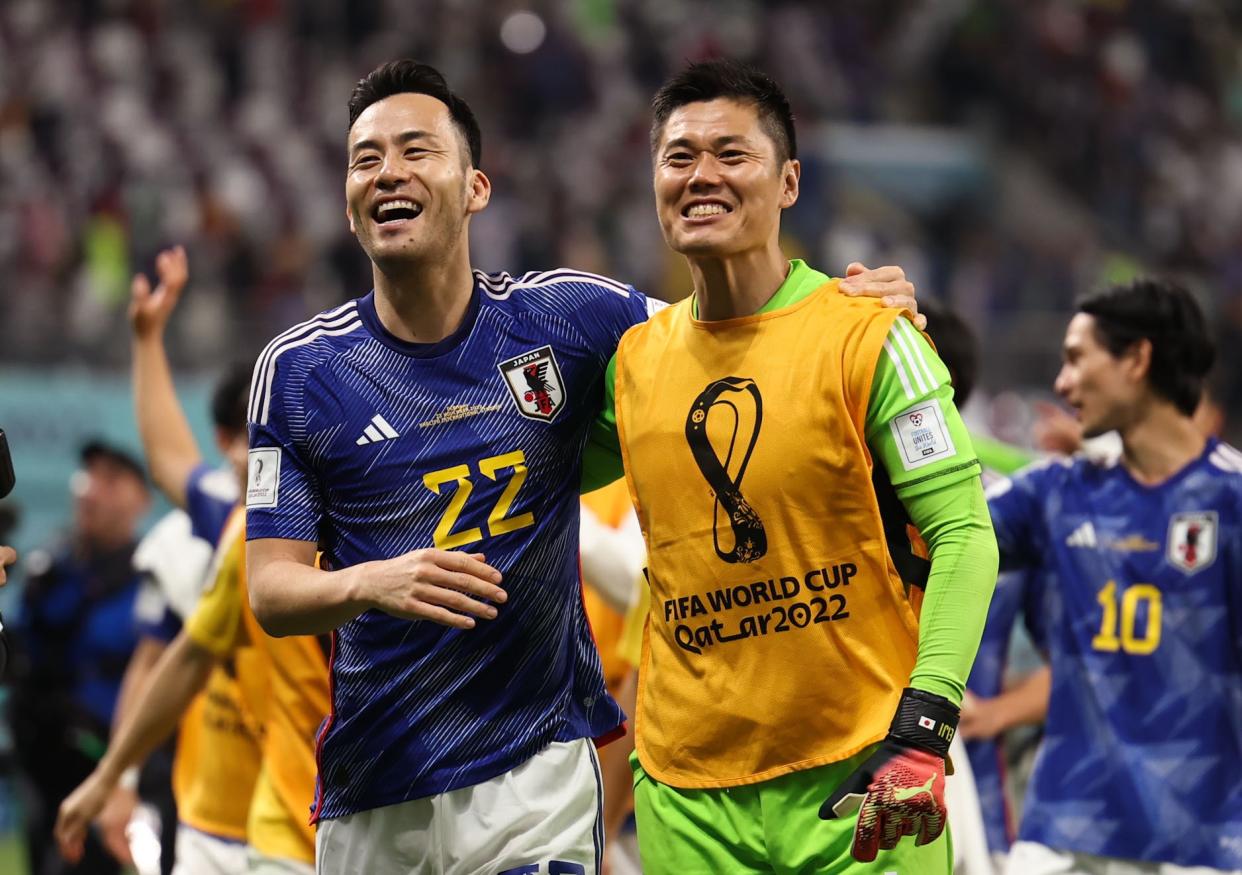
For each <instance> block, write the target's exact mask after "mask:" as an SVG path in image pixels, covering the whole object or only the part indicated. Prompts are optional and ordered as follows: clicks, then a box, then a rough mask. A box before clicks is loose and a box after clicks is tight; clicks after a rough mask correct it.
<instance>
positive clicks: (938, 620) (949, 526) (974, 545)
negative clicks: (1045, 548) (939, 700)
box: [902, 477, 999, 704]
mask: <svg viewBox="0 0 1242 875" xmlns="http://www.w3.org/2000/svg"><path fill="white" fill-rule="evenodd" d="M902 503H903V504H904V505H905V508H906V511H907V512H908V513H909V514H910V519H911V521H912V522H913V523H914V525H915V526H916V527H917V528H918V530H919V532H920V533H921V534H922V536H923V540H924V541H926V542H927V546H928V549H929V551H930V554H931V573H930V575H929V576H928V579H927V592H926V596H925V597H924V599H923V611H922V615H921V617H920V619H919V655H918V658H917V659H916V661H915V663H914V671H913V672H912V673H911V674H910V686H912V687H914V688H915V689H918V690H923V691H925V692H928V693H935V694H936V695H938V696H944V697H945V698H946V699H948V700H950V701H951V702H953V703H954V704H961V701H962V694H963V692H964V691H965V689H966V678H967V677H968V676H969V675H970V669H971V666H972V665H973V664H974V661H975V651H977V650H978V649H979V640H980V638H982V637H983V626H984V623H985V622H986V620H987V616H988V604H989V603H990V602H991V600H992V589H993V587H994V586H995V585H996V571H997V566H998V564H999V553H998V550H997V547H996V536H995V534H994V533H993V531H992V518H991V516H990V515H989V513H988V504H987V500H986V499H985V498H984V495H983V488H982V486H981V485H980V483H979V478H978V477H974V478H971V479H970V480H960V481H957V482H955V483H952V484H949V485H947V486H944V487H943V488H939V489H936V490H934V491H931V492H924V493H921V494H919V495H916V496H912V497H904V498H903V499H902Z"/></svg>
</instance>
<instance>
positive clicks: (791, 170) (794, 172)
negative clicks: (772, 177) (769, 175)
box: [781, 158, 802, 210]
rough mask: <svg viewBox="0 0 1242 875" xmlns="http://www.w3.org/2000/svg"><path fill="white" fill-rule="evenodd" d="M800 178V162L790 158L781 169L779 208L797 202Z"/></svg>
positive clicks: (784, 208)
mask: <svg viewBox="0 0 1242 875" xmlns="http://www.w3.org/2000/svg"><path fill="white" fill-rule="evenodd" d="M801 180H802V162H801V161H799V160H798V159H797V158H790V159H789V160H788V161H786V162H785V167H784V168H783V169H782V170H781V209H782V210H787V209H789V208H790V207H792V206H793V205H794V204H796V203H797V202H798V186H799V184H800V183H801Z"/></svg>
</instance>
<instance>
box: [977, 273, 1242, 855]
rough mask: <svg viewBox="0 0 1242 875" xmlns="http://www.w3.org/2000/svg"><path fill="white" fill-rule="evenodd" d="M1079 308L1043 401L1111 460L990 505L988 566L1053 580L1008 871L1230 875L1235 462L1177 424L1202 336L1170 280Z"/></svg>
mask: <svg viewBox="0 0 1242 875" xmlns="http://www.w3.org/2000/svg"><path fill="white" fill-rule="evenodd" d="M1078 311H1079V312H1078V313H1077V315H1075V316H1074V318H1073V320H1072V321H1071V322H1070V325H1069V328H1068V330H1067V332H1066V337H1065V343H1064V365H1063V367H1062V369H1061V372H1060V374H1059V375H1058V377H1057V381H1056V389H1057V391H1058V393H1059V394H1060V395H1061V396H1062V397H1063V398H1064V399H1065V400H1066V401H1067V402H1068V403H1069V404H1070V405H1071V406H1073V407H1074V408H1075V409H1076V410H1077V411H1078V413H1079V416H1080V418H1081V420H1082V424H1083V429H1084V434H1085V435H1086V436H1087V437H1092V436H1095V435H1099V434H1102V433H1104V432H1106V431H1109V430H1113V429H1115V430H1116V431H1117V432H1118V433H1119V434H1120V436H1121V442H1122V454H1121V458H1120V459H1119V460H1117V461H1116V462H1115V463H1112V464H1102V463H1098V462H1093V461H1090V460H1087V459H1081V458H1080V459H1075V460H1072V461H1071V460H1061V461H1056V462H1051V463H1047V464H1044V465H1042V466H1038V467H1035V468H1032V469H1028V470H1027V471H1026V472H1024V473H1022V474H1019V475H1017V476H1015V477H1014V478H1013V479H1012V480H1011V481H1008V482H1006V483H1004V484H1001V485H1000V486H999V487H998V488H997V489H996V490H994V492H993V496H992V498H991V500H990V505H991V510H992V518H993V523H994V525H995V528H996V535H997V540H998V542H999V544H1000V547H1001V555H1002V561H1003V563H1005V564H1006V565H1008V566H1010V567H1012V566H1026V567H1031V568H1040V569H1044V570H1051V571H1053V572H1055V575H1054V576H1053V577H1051V578H1048V579H1047V580H1048V585H1049V592H1047V593H1046V594H1044V599H1043V601H1042V604H1043V605H1044V606H1045V610H1046V612H1047V614H1046V616H1045V617H1044V622H1043V624H1042V625H1043V626H1044V627H1045V628H1046V629H1047V646H1048V654H1049V660H1050V664H1051V668H1052V692H1051V698H1050V702H1049V711H1048V722H1047V728H1046V735H1045V739H1044V744H1043V748H1042V750H1041V752H1040V755H1039V758H1038V761H1037V763H1036V765H1035V770H1034V774H1033V776H1032V779H1031V785H1030V788H1029V791H1028V797H1027V800H1026V806H1025V811H1024V815H1023V819H1022V826H1021V829H1020V832H1019V841H1018V843H1017V844H1015V845H1014V848H1013V851H1012V853H1011V855H1010V859H1009V868H1008V871H1009V872H1011V873H1015V875H1043V873H1077V872H1083V873H1087V872H1091V873H1095V872H1109V873H1113V872H1117V873H1121V872H1127V873H1128V872H1143V873H1148V872H1150V873H1156V872H1159V873H1172V872H1183V871H1194V872H1200V871H1208V872H1211V871H1219V872H1239V871H1242V605H1240V604H1239V601H1240V599H1242V453H1239V452H1238V451H1237V450H1235V449H1233V448H1232V447H1229V446H1227V445H1225V444H1222V443H1220V442H1218V441H1217V440H1215V439H1214V438H1205V437H1204V436H1203V434H1202V432H1201V431H1200V430H1199V429H1198V428H1196V426H1195V423H1194V421H1193V420H1192V418H1191V417H1192V413H1193V412H1194V410H1195V406H1196V404H1197V403H1198V401H1199V398H1200V395H1201V393H1202V386H1203V380H1204V377H1205V375H1206V374H1207V372H1208V370H1209V368H1210V366H1211V363H1212V359H1213V348H1212V343H1211V341H1210V339H1209V334H1208V330H1207V327H1206V325H1205V322H1204V319H1203V315H1202V313H1201V312H1200V311H1199V309H1198V307H1197V305H1196V304H1195V302H1194V299H1193V298H1192V297H1191V296H1190V295H1189V294H1188V293H1187V292H1186V291H1185V290H1183V289H1181V288H1179V287H1177V286H1175V285H1172V284H1169V283H1164V282H1158V281H1153V280H1140V281H1138V282H1135V283H1133V284H1132V285H1128V286H1118V287H1113V288H1110V289H1108V290H1107V291H1104V292H1102V293H1098V294H1096V295H1093V296H1090V297H1088V298H1086V299H1084V300H1082V301H1081V302H1080V303H1079V305H1078ZM1187 867H1203V868H1195V869H1193V870H1188V869H1187Z"/></svg>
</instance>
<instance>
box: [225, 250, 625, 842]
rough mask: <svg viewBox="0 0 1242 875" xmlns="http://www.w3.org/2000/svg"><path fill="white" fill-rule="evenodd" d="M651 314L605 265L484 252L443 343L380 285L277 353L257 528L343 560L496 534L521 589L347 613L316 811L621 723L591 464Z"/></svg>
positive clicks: (257, 430) (379, 802) (252, 498)
mask: <svg viewBox="0 0 1242 875" xmlns="http://www.w3.org/2000/svg"><path fill="white" fill-rule="evenodd" d="M647 315H648V300H647V298H645V297H644V296H643V295H641V294H639V293H638V292H636V291H635V290H634V289H632V288H630V287H628V286H624V285H622V284H620V283H617V282H615V281H613V280H609V279H606V278H603V277H597V276H594V275H590V274H583V273H580V272H576V271H569V270H557V271H547V272H544V273H538V274H526V275H524V276H521V277H518V278H516V279H515V278H512V277H510V276H509V275H508V274H499V275H485V274H482V273H476V274H475V288H474V291H473V295H472V298H471V303H470V307H469V310H468V312H467V315H466V318H465V319H464V321H463V324H462V326H461V328H460V329H459V330H458V331H457V332H456V333H455V334H454V335H453V336H451V337H449V338H446V339H445V340H444V341H442V342H440V343H437V344H431V345H425V344H410V343H405V342H402V341H400V340H398V339H397V338H395V337H393V336H392V335H390V334H389V333H388V332H387V331H385V330H384V328H383V327H382V326H381V324H380V322H379V319H378V318H377V317H376V314H375V303H374V293H372V294H370V295H367V296H366V297H363V298H359V299H357V300H354V301H351V302H349V303H348V304H345V305H344V306H342V307H338V308H336V309H334V310H329V311H327V312H325V313H322V314H320V315H319V316H317V317H315V318H314V319H311V320H309V321H308V322H305V323H302V324H301V325H298V326H296V327H294V328H292V329H290V330H289V331H287V332H285V333H284V334H282V335H280V336H279V337H277V338H276V339H275V340H273V341H272V342H271V344H269V345H268V347H267V349H266V350H265V351H264V352H263V354H262V355H261V356H260V358H259V361H258V363H257V365H256V368H255V380H254V386H253V389H252V393H251V402H250V447H251V450H250V470H249V481H248V490H247V506H248V512H247V537H249V538H292V539H296V540H302V541H315V542H317V543H318V544H319V546H320V549H321V550H322V551H323V554H324V559H325V562H326V563H327V565H328V566H329V567H331V568H336V569H339V568H347V567H350V566H353V565H357V564H359V563H362V562H367V561H372V560H378V559H389V558H392V557H395V556H400V555H402V554H404V553H406V552H409V551H411V550H416V549H419V548H424V547H432V546H435V547H440V548H442V549H446V550H459V549H460V550H465V551H468V552H482V553H485V554H486V556H487V561H488V563H489V564H491V565H493V566H495V567H496V568H498V569H499V570H500V571H501V573H502V574H503V575H504V582H503V583H502V586H503V587H504V589H505V591H506V593H507V594H508V601H507V602H506V603H505V604H504V605H501V606H500V608H499V616H498V617H497V618H496V619H494V620H490V621H489V620H480V621H479V622H478V624H477V625H476V627H475V628H473V629H469V630H457V629H450V628H447V627H444V626H440V625H436V624H434V623H431V622H425V621H423V622H410V621H408V620H402V619H398V618H396V617H393V616H391V615H389V614H385V613H382V612H379V611H368V612H367V613H365V614H363V615H362V616H360V617H358V618H356V619H355V620H353V621H351V622H349V623H347V624H345V625H344V626H342V627H341V628H339V629H337V630H336V631H335V632H334V634H333V650H332V656H331V674H332V705H333V714H332V716H331V717H330V719H329V720H328V721H327V722H326V723H325V725H324V727H323V729H322V730H321V733H320V738H319V741H318V757H319V784H320V787H319V793H318V796H317V800H316V808H315V816H316V817H328V818H332V817H340V816H342V815H345V814H349V813H352V812H355V811H362V810H367V809H371V808H377V807H380V806H384V805H390V804H393V803H397V802H402V801H405V800H408V799H415V798H419V797H424V796H430V795H434V794H437V793H443V792H447V791H449V790H453V789H457V788H460V787H466V786H470V785H473V784H477V783H480V782H482V781H486V780H488V779H490V778H493V777H496V776H497V775H500V774H503V773H504V772H507V771H509V770H511V769H513V768H515V767H516V766H518V765H520V764H521V763H522V762H524V761H525V760H527V759H528V758H530V757H531V756H533V755H534V754H536V753H538V752H539V751H540V750H541V749H542V748H544V747H545V746H546V745H548V744H549V743H551V742H553V741H569V740H573V739H578V738H588V737H600V736H604V735H607V734H609V733H611V732H613V731H614V730H616V729H617V728H618V727H619V726H620V724H621V722H622V720H623V719H624V715H623V714H622V713H621V710H620V708H619V707H618V706H617V704H616V703H615V702H614V701H613V700H612V698H611V697H610V696H609V695H608V693H607V691H606V689H605V687H604V681H603V676H602V672H601V669H600V660H599V654H598V652H597V651H596V648H595V644H594V641H593V639H592V636H591V631H590V627H589V626H588V624H587V619H586V614H585V611H584V609H583V604H582V596H581V583H580V580H579V573H578V485H579V477H580V473H581V472H580V469H581V457H582V450H583V447H584V445H585V443H586V438H587V431H588V428H589V426H590V425H591V423H592V421H593V420H594V418H595V416H596V414H597V413H598V412H599V409H600V405H601V402H602V398H603V377H604V370H605V368H606V366H607V364H608V360H609V359H610V358H611V356H612V354H613V353H614V352H615V351H616V346H617V341H618V340H619V339H620V337H621V335H622V334H623V333H624V332H625V330H626V329H627V328H629V327H630V326H631V325H633V324H635V323H637V322H641V321H643V320H644V319H646V318H647Z"/></svg>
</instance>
